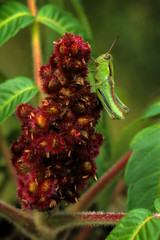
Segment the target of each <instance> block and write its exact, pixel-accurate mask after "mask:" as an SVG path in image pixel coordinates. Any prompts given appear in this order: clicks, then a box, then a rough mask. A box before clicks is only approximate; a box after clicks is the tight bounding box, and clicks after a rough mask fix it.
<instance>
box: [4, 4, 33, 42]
mask: <svg viewBox="0 0 160 240" xmlns="http://www.w3.org/2000/svg"><path fill="white" fill-rule="evenodd" d="M34 19H35V18H34V17H33V16H32V15H31V12H30V11H29V9H28V8H27V7H26V6H25V5H23V4H21V3H18V2H5V3H0V46H1V45H3V44H4V43H5V42H6V41H7V40H8V39H10V38H11V37H13V36H14V35H16V33H17V32H18V31H19V30H20V29H21V28H24V27H26V26H28V25H30V24H31V23H32V22H33V21H34Z"/></svg>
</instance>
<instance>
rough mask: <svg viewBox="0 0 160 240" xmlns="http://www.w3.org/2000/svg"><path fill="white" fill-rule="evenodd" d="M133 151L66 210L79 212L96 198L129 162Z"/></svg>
mask: <svg viewBox="0 0 160 240" xmlns="http://www.w3.org/2000/svg"><path fill="white" fill-rule="evenodd" d="M131 154H132V151H129V152H128V153H127V154H126V155H125V156H123V157H122V158H121V159H120V160H119V161H118V162H117V163H116V164H115V165H113V166H112V168H111V169H109V170H108V171H107V173H106V174H105V175H104V176H103V177H102V178H101V179H100V180H99V181H98V182H97V183H95V184H94V185H93V186H92V187H91V188H90V189H89V190H88V191H87V192H86V193H85V194H84V195H83V196H82V197H81V198H80V200H79V202H78V203H76V204H74V205H73V206H71V207H70V208H68V209H67V210H66V212H78V211H82V210H84V209H85V208H87V206H88V205H89V204H91V202H92V201H93V200H94V198H95V197H96V196H97V195H98V194H99V193H100V192H101V191H102V190H103V189H104V187H106V186H107V184H108V183H110V181H111V180H112V179H113V178H114V177H115V176H116V175H117V174H118V173H119V172H120V171H121V170H122V168H123V167H124V166H125V165H126V164H127V162H128V160H129V158H130V156H131Z"/></svg>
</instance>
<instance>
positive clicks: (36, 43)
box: [28, 0, 43, 99]
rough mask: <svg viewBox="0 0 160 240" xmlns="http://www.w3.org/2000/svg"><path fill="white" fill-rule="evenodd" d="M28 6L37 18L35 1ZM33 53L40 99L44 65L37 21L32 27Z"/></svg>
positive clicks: (29, 2) (32, 0)
mask: <svg viewBox="0 0 160 240" xmlns="http://www.w3.org/2000/svg"><path fill="white" fill-rule="evenodd" d="M28 6H29V8H30V11H31V13H32V15H33V16H35V17H36V16H37V9H36V3H35V0H28ZM31 35H32V51H33V62H34V76H35V82H36V84H37V86H38V88H39V89H40V99H42V98H43V94H42V91H41V78H40V76H39V70H40V67H41V65H42V57H41V44H40V34H39V25H38V22H37V21H35V22H34V23H33V25H32V34H31Z"/></svg>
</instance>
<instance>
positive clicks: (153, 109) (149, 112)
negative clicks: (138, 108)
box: [140, 101, 160, 119]
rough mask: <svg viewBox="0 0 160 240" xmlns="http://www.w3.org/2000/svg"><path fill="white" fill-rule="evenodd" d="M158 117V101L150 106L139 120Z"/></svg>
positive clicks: (159, 110)
mask: <svg viewBox="0 0 160 240" xmlns="http://www.w3.org/2000/svg"><path fill="white" fill-rule="evenodd" d="M157 115H160V101H158V102H156V103H154V104H153V105H151V106H150V107H149V108H148V109H147V111H146V112H145V113H144V114H143V115H142V116H141V117H140V119H144V118H149V117H154V116H157Z"/></svg>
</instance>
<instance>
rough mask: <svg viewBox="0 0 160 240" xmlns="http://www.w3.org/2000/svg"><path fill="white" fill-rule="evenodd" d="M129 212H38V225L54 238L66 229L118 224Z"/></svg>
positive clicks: (36, 220)
mask: <svg viewBox="0 0 160 240" xmlns="http://www.w3.org/2000/svg"><path fill="white" fill-rule="evenodd" d="M126 215H127V213H110V212H108V213H103V212H81V213H67V214H66V213H64V212H59V213H55V214H54V215H53V216H52V217H51V216H50V217H49V216H48V215H47V214H46V213H44V214H40V213H38V212H37V213H36V218H35V222H36V226H37V229H38V230H39V233H41V234H42V237H43V236H48V238H49V239H53V238H55V237H56V235H57V234H58V233H59V232H61V231H64V230H67V229H69V228H70V229H71V228H75V227H83V226H85V227H86V226H93V227H96V226H108V225H116V224H118V223H119V221H120V219H121V218H122V217H124V216H126ZM153 216H154V217H157V218H160V214H153Z"/></svg>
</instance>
